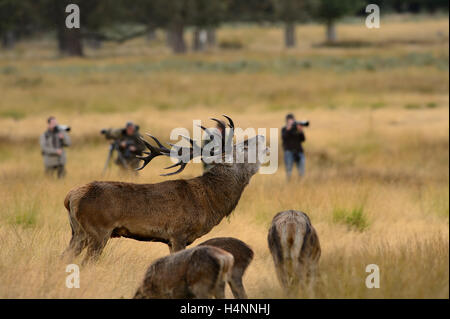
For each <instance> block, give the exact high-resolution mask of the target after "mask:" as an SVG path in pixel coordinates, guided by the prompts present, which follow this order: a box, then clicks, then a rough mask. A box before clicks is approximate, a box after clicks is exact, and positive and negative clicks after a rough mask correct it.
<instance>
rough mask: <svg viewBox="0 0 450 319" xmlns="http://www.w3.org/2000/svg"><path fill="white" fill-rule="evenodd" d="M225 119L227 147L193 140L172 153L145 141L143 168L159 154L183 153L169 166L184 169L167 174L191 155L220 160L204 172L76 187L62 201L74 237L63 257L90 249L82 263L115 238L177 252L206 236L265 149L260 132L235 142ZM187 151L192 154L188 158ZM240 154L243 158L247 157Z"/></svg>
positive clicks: (236, 198)
mask: <svg viewBox="0 0 450 319" xmlns="http://www.w3.org/2000/svg"><path fill="white" fill-rule="evenodd" d="M227 119H228V121H229V126H230V131H231V132H230V134H229V135H228V137H227V138H226V140H227V141H225V134H223V135H222V136H221V139H222V146H223V147H222V148H221V149H219V150H220V151H219V152H215V153H214V150H210V152H209V153H208V152H207V151H206V150H205V152H203V147H199V146H198V145H197V144H196V143H195V142H194V141H193V140H192V139H191V140H190V142H191V147H190V148H187V147H179V146H173V148H174V149H175V150H177V147H178V150H177V152H174V151H173V150H172V152H171V151H170V150H169V149H167V148H165V147H164V146H163V145H162V144H161V143H160V142H159V141H158V140H157V139H156V138H154V137H152V136H150V135H149V136H150V137H152V139H153V140H154V141H155V142H156V143H157V144H158V146H159V147H155V146H152V145H151V144H150V143H148V142H147V141H145V140H144V139H142V141H143V142H144V143H145V145H146V146H147V148H148V149H149V152H146V153H145V154H147V156H145V157H140V159H142V160H143V161H144V163H143V165H142V167H140V168H139V169H142V168H144V167H145V166H146V165H147V164H148V163H149V162H150V161H151V160H152V159H153V158H155V157H157V156H172V157H174V156H175V157H176V156H179V157H176V158H177V159H178V160H179V161H178V163H176V164H175V165H172V166H170V167H167V168H172V167H176V166H180V168H179V169H178V170H177V171H176V172H173V173H169V174H165V175H173V174H177V173H179V172H181V171H182V170H183V169H184V168H185V167H186V165H187V163H188V162H189V161H190V160H191V159H193V158H194V157H196V156H199V155H201V158H202V160H206V159H211V158H216V159H222V161H218V163H217V164H216V165H215V166H214V167H213V168H212V169H210V170H209V171H208V172H206V173H204V174H203V175H201V176H198V177H195V178H192V179H187V180H185V179H179V180H170V181H165V182H161V183H156V184H133V183H122V182H92V183H89V184H86V185H84V186H81V187H76V188H74V189H72V190H71V191H70V192H69V193H68V194H67V196H66V199H65V201H64V205H65V207H66V208H67V210H68V212H69V220H70V226H71V228H72V239H71V240H70V243H69V247H68V248H67V249H66V251H65V252H64V255H66V256H78V255H79V254H80V253H81V252H82V250H83V249H84V248H85V247H87V254H86V256H85V259H84V261H83V262H87V261H89V260H90V259H95V258H97V257H98V256H99V255H100V254H101V252H102V251H103V248H104V246H105V245H106V242H107V241H108V240H109V238H111V237H126V238H132V239H135V240H140V241H149V242H151V241H156V242H162V243H166V244H167V245H168V246H169V249H170V252H171V253H173V252H177V251H179V250H182V249H184V248H185V247H186V246H187V245H189V244H191V243H192V242H193V241H194V240H196V239H197V238H199V237H201V236H203V235H205V234H207V233H208V232H209V231H210V230H211V229H212V228H213V227H214V226H216V225H217V224H219V223H220V221H221V220H222V219H223V218H224V217H226V216H229V215H230V214H231V212H232V211H233V210H234V209H235V207H236V205H237V203H238V202H239V199H240V197H241V194H242V192H243V191H244V188H245V187H246V186H247V184H248V183H249V182H250V179H251V177H252V176H253V175H254V174H256V173H257V171H258V170H259V167H260V165H261V158H262V157H263V156H264V154H266V152H267V148H266V147H265V138H264V136H261V135H257V136H255V137H253V138H250V139H248V140H245V141H243V142H242V143H238V144H235V145H233V132H234V124H233V121H232V120H231V119H230V118H228V117H227ZM214 120H216V119H214ZM216 121H218V123H219V122H221V121H219V120H216ZM222 125H223V124H222ZM202 128H203V129H204V130H205V131H207V132H210V131H208V130H207V129H206V128H204V127H202ZM223 131H225V130H223ZM207 145H208V144H206V145H205V147H206V146H207ZM227 145H229V148H231V151H232V156H233V157H232V159H233V160H232V161H230V160H228V159H229V155H227V154H229V152H226V150H227V149H229V148H228V146H227ZM261 145H262V146H263V147H261ZM255 150H257V151H258V153H257V154H256V155H257V156H255V157H256V161H255V163H252V161H250V160H248V159H249V158H250V156H251V154H252V152H254V151H255ZM204 153H208V155H205V154H204ZM177 154H178V155H177ZM181 154H183V155H181ZM184 154H188V158H185V157H186V156H185V155H184ZM238 156H239V157H238ZM236 158H238V159H242V158H244V161H241V160H236ZM216 162H217V161H216Z"/></svg>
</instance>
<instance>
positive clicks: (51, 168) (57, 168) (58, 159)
mask: <svg viewBox="0 0 450 319" xmlns="http://www.w3.org/2000/svg"><path fill="white" fill-rule="evenodd" d="M47 125H48V127H47V130H46V131H45V132H44V133H43V134H42V135H41V137H40V145H41V151H42V156H43V157H44V166H45V172H46V173H47V174H48V175H53V174H54V172H56V173H57V176H58V178H62V177H64V176H65V174H66V170H65V167H64V166H65V165H66V152H65V151H64V147H67V146H70V137H69V135H68V134H67V132H68V131H69V130H70V128H69V127H66V126H61V125H58V122H57V121H56V118H55V117H54V116H50V117H49V118H48V119H47Z"/></svg>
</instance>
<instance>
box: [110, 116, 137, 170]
mask: <svg viewBox="0 0 450 319" xmlns="http://www.w3.org/2000/svg"><path fill="white" fill-rule="evenodd" d="M101 133H102V134H104V135H105V137H106V138H107V139H111V140H114V147H115V149H116V150H117V151H118V156H117V159H116V164H117V165H119V166H120V167H121V168H124V169H135V168H137V167H139V159H137V158H136V155H142V152H143V151H144V150H145V145H144V144H143V143H142V141H141V140H140V138H139V126H138V125H136V124H134V123H133V122H128V123H127V124H126V125H125V128H119V129H103V130H102V131H101Z"/></svg>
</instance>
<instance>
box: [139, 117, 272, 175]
mask: <svg viewBox="0 0 450 319" xmlns="http://www.w3.org/2000/svg"><path fill="white" fill-rule="evenodd" d="M223 116H224V117H225V118H226V119H227V120H228V126H229V128H228V129H226V127H225V124H224V123H223V122H222V121H220V120H218V119H215V118H212V120H213V121H215V122H217V123H218V126H219V128H220V131H222V132H224V134H220V133H219V131H218V130H209V129H207V128H205V127H204V126H200V127H201V129H202V130H203V131H205V133H206V135H207V137H208V139H207V140H209V142H208V143H206V144H204V145H202V146H199V145H198V144H197V143H196V142H195V141H194V140H193V139H191V138H190V137H186V136H182V137H183V138H184V139H186V140H187V141H189V143H190V147H189V148H188V147H181V146H178V145H173V144H170V143H168V144H169V145H170V146H171V148H170V149H169V148H167V147H165V146H164V145H162V143H161V142H160V141H158V139H157V138H156V137H154V136H152V135H150V134H147V135H148V136H149V137H150V138H152V139H153V140H154V141H155V143H156V144H157V145H158V146H157V147H156V146H153V145H151V144H150V143H148V142H147V141H146V140H145V139H144V138H142V137H141V139H142V142H143V143H144V144H145V145H146V147H147V149H148V150H149V152H144V154H146V155H147V156H138V158H139V159H141V160H142V161H143V164H142V166H141V167H139V168H138V169H137V170H141V169H143V168H144V167H145V166H147V165H148V164H149V163H150V161H151V160H153V159H154V158H155V157H157V156H167V157H172V158H176V159H177V160H178V162H177V163H175V164H173V165H171V166H169V167H166V168H165V169H171V168H175V167H177V166H179V169H178V170H176V171H175V172H171V173H166V174H162V175H161V176H170V175H175V174H178V173H180V172H182V171H183V170H184V169H185V167H186V166H187V164H188V163H189V162H190V161H191V160H192V159H194V158H196V157H198V156H200V157H201V160H202V161H203V162H205V163H213V164H216V165H220V166H223V167H227V168H228V169H231V170H239V171H246V172H247V173H248V174H249V175H250V176H252V175H254V174H255V173H256V172H257V171H258V169H259V167H260V165H261V163H262V160H263V158H264V156H265V155H266V154H267V152H268V149H267V148H266V146H265V137H264V136H262V135H257V136H255V137H252V138H249V139H247V140H244V141H242V142H240V143H237V144H233V137H234V128H235V126H234V123H233V120H232V119H231V118H230V117H228V116H226V115H223ZM227 131H228V134H226V133H225V132H227Z"/></svg>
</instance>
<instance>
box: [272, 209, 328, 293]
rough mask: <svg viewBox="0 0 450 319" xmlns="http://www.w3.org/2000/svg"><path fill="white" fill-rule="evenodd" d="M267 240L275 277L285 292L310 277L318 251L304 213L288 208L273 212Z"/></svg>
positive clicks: (312, 275)
mask: <svg viewBox="0 0 450 319" xmlns="http://www.w3.org/2000/svg"><path fill="white" fill-rule="evenodd" d="M268 242H269V249H270V252H271V253H272V257H273V261H274V264H275V269H276V272H277V276H278V280H279V281H280V284H281V285H282V286H283V288H285V289H286V291H287V292H288V293H289V294H293V293H296V288H297V287H298V285H299V284H304V283H305V282H306V280H311V279H313V278H314V275H315V271H316V268H317V264H318V261H319V258H320V254H321V250H320V243H319V237H318V236H317V233H316V230H315V229H314V227H313V226H312V225H311V221H310V220H309V217H308V216H307V215H306V214H305V213H302V212H299V211H295V210H288V211H284V212H280V213H278V214H277V215H275V217H274V218H273V220H272V225H271V226H270V229H269V235H268Z"/></svg>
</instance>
